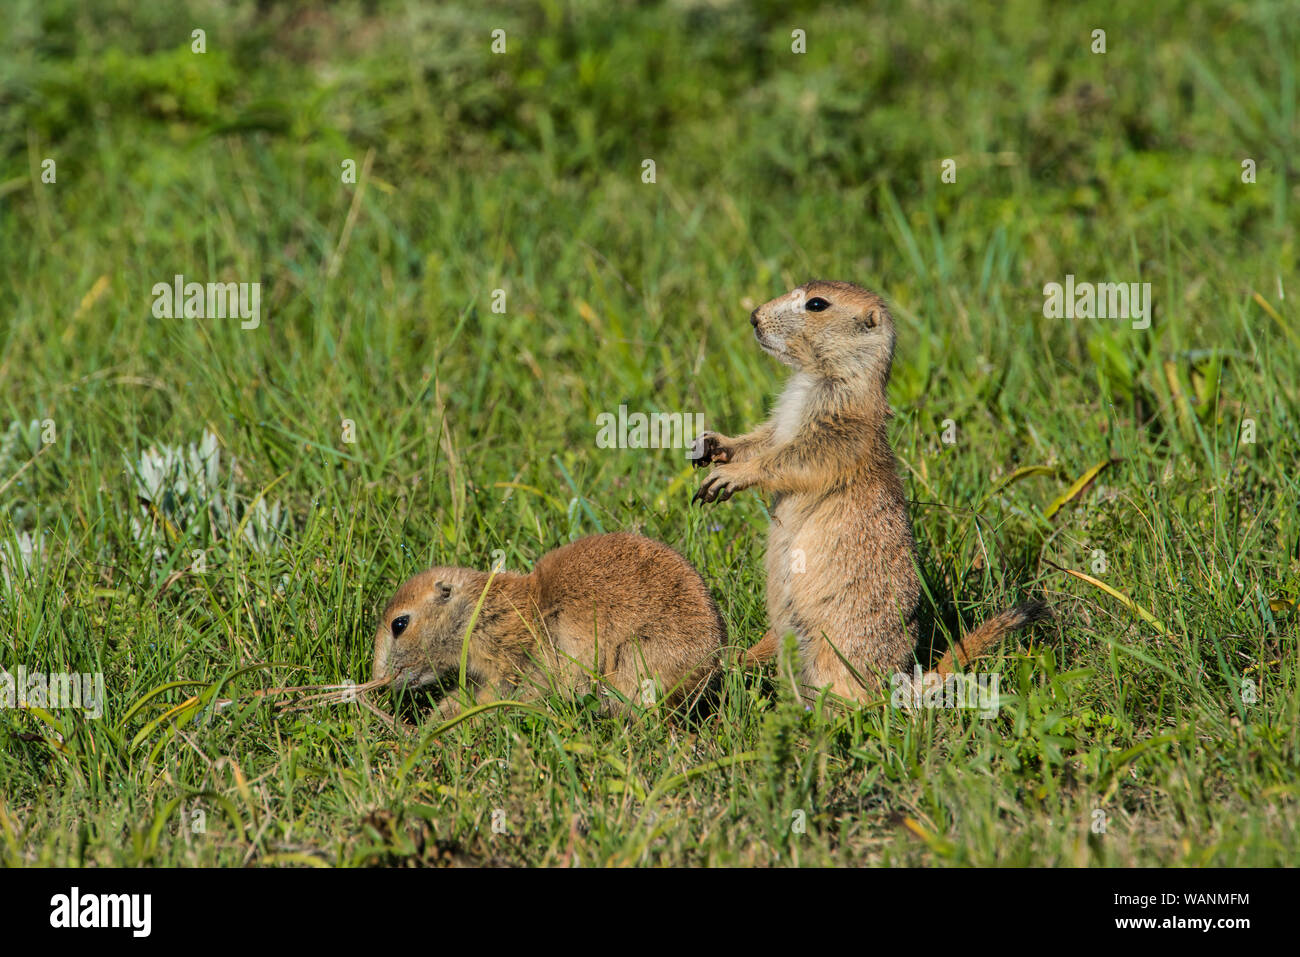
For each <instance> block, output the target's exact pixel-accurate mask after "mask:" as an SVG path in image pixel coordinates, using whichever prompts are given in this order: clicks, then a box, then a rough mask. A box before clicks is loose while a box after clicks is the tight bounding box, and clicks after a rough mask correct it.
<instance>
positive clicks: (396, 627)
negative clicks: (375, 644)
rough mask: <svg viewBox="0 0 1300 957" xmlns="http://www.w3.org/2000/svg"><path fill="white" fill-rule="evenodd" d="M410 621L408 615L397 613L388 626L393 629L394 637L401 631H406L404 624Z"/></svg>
mask: <svg viewBox="0 0 1300 957" xmlns="http://www.w3.org/2000/svg"><path fill="white" fill-rule="evenodd" d="M410 623H411V616H410V615H398V616H397V617H396V618H394V619H393V623H392V624H391V625H389V626H388V627H389V628H391V629H392V630H393V637H394V638H396V637H397V636H398V635H400V634H401V633H402V632H404V631H406V626H407V625H409V624H410Z"/></svg>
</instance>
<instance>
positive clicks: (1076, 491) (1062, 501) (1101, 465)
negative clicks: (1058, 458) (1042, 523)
mask: <svg viewBox="0 0 1300 957" xmlns="http://www.w3.org/2000/svg"><path fill="white" fill-rule="evenodd" d="M1118 461H1119V459H1107V460H1106V461H1105V462H1098V463H1097V464H1096V465H1094V466H1093V467H1092V468H1090V469H1088V471H1086V472H1084V473H1083V474H1082V475H1080V476H1079V477H1078V478H1077V479H1075V480H1074V484H1073V485H1071V486H1070V487H1069V488H1067V489H1066V490H1065V491H1064V492H1062V493H1061V494H1060V495H1058V496H1057V497H1056V498H1054V499H1053V500H1052V504H1050V505H1048V506H1047V508H1046V509H1044V510H1043V517H1044V518H1051V517H1052V516H1053V515H1055V514H1056V513H1057V512H1059V511H1060V510H1061V509H1062V508H1064V507H1065V506H1066V505H1069V504H1070V503H1071V502H1073V501H1074V500H1075V499H1076V498H1078V497H1079V496H1080V495H1082V494H1083V493H1084V492H1085V491H1086V490H1087V488H1088V486H1089V485H1091V484H1092V483H1093V481H1094V480H1095V479H1096V478H1097V476H1098V475H1100V474H1101V473H1102V472H1104V471H1105V470H1106V469H1107V468H1109V467H1110V466H1111V464H1112V463H1114V462H1118Z"/></svg>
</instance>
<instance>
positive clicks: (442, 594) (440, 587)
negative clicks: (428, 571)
mask: <svg viewBox="0 0 1300 957" xmlns="http://www.w3.org/2000/svg"><path fill="white" fill-rule="evenodd" d="M433 597H434V600H435V601H446V600H447V599H448V598H450V597H451V586H450V585H448V584H447V583H446V582H435V583H434V586H433Z"/></svg>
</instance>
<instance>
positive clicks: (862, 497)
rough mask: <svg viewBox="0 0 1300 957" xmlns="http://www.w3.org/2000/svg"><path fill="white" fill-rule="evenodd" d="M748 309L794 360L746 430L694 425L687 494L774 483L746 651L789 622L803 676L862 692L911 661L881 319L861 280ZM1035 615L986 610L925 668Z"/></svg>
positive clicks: (948, 667) (817, 285) (888, 357)
mask: <svg viewBox="0 0 1300 957" xmlns="http://www.w3.org/2000/svg"><path fill="white" fill-rule="evenodd" d="M750 323H751V324H752V325H753V327H754V336H755V337H756V338H757V340H758V344H759V346H760V347H762V349H763V350H764V351H766V352H767V353H769V354H770V355H772V356H774V357H775V358H776V359H778V360H779V361H780V362H782V363H784V364H785V365H788V366H789V367H790V368H791V369H793V370H794V371H793V374H792V375H791V376H790V378H789V381H788V382H787V384H786V387H785V390H784V391H783V392H782V394H781V397H780V399H779V400H778V401H777V403H776V406H775V408H774V409H773V411H772V415H771V417H770V418H769V419H768V421H767V422H765V423H764V424H763V425H761V426H759V427H758V428H757V429H755V430H754V431H753V432H750V433H748V434H746V435H741V436H738V437H736V438H729V437H727V436H725V435H721V434H719V433H717V432H705V433H703V434H702V435H701V436H700V438H699V439H698V440H697V442H696V444H695V448H694V449H693V450H692V456H693V457H694V459H695V464H696V465H697V466H704V465H712V466H713V468H712V471H711V472H710V473H709V474H708V476H707V477H706V478H705V480H704V482H703V483H702V484H701V485H700V487H699V489H698V490H697V491H696V493H695V500H697V501H701V502H712V501H715V500H716V501H725V500H726V499H728V498H730V497H731V496H732V495H733V494H734V493H736V492H738V491H741V490H742V489H747V488H755V489H760V490H762V491H765V492H768V493H771V494H772V496H773V503H772V505H771V507H770V510H769V511H770V514H771V517H772V521H771V527H770V530H769V532H768V545H767V609H768V623H769V625H770V630H769V631H768V633H767V634H766V635H764V637H763V639H762V640H761V641H760V642H759V643H758V644H757V645H755V646H754V647H753V648H751V649H750V650H749V652H748V653H747V655H746V659H747V660H748V661H749V662H750V663H757V662H761V661H764V660H767V659H769V658H771V657H772V656H773V655H775V654H776V651H777V648H778V643H779V639H780V638H781V637H783V636H784V635H786V634H788V633H791V632H793V633H794V635H795V637H796V639H797V640H798V645H799V652H800V661H801V670H802V675H801V680H802V682H803V684H804V685H805V686H806V687H807V688H808V689H809V690H818V689H822V688H830V690H831V691H833V692H834V693H835V694H837V695H840V696H842V697H845V698H848V699H850V700H852V701H864V700H868V699H870V698H872V697H875V696H876V695H878V693H879V682H881V681H882V680H883V679H885V677H886V676H887V675H890V674H893V673H895V672H898V671H911V669H912V666H913V663H914V662H915V660H916V659H915V655H916V653H917V650H918V649H917V644H918V640H919V634H918V632H919V628H918V613H919V611H920V600H921V588H920V583H919V581H918V579H917V573H916V564H915V563H916V543H915V541H914V539H913V537H912V525H911V521H910V519H909V518H908V511H907V500H906V497H905V494H904V489H903V483H902V480H901V479H900V478H899V475H898V468H897V465H896V463H895V460H894V452H893V449H892V447H891V446H890V444H889V433H888V428H887V426H888V422H889V418H890V416H891V415H893V412H892V410H891V409H890V407H889V401H888V399H887V398H886V393H885V387H886V384H887V383H888V381H889V373H890V367H891V365H892V363H893V358H894V341H895V332H894V321H893V318H892V317H891V316H890V314H889V310H888V309H886V308H885V304H884V303H883V302H882V301H881V300H880V298H879V297H878V296H876V295H875V294H874V293H871V292H869V291H867V290H866V289H863V288H861V287H860V286H856V285H854V284H852V283H847V282H830V281H813V282H809V283H806V284H805V285H802V286H800V287H798V288H797V289H794V290H792V291H791V292H788V293H786V294H785V295H783V296H779V297H778V298H776V299H773V300H772V301H771V302H767V303H764V304H763V305H761V306H759V307H758V308H757V309H755V310H754V311H753V313H752V314H751V316H750ZM1047 616H1048V612H1047V608H1046V605H1044V604H1042V603H1041V602H1035V603H1031V604H1028V605H1024V606H1021V607H1018V608H1013V609H1010V610H1008V611H1004V612H1002V613H1000V614H997V615H994V616H993V617H992V618H990V619H988V620H987V621H985V622H984V623H983V624H982V625H981V626H980V627H978V628H976V629H975V630H974V631H973V632H971V633H970V634H968V635H967V636H966V637H965V638H964V639H962V640H961V642H959V643H958V644H957V645H956V646H955V647H954V648H952V649H950V650H949V652H948V653H947V654H946V655H945V656H944V657H943V659H942V660H941V661H940V662H939V664H938V666H937V668H936V670H937V671H938V672H940V673H941V674H946V673H948V672H951V671H952V670H953V668H954V666H955V664H956V663H957V662H960V663H961V664H962V665H965V664H966V662H968V661H969V660H970V659H971V658H973V657H975V656H976V655H978V654H981V653H982V652H984V651H986V650H987V649H988V648H989V647H990V646H992V645H993V644H995V643H996V642H998V641H1000V640H1001V639H1002V637H1003V636H1005V635H1006V634H1007V633H1008V632H1010V631H1012V630H1014V629H1017V628H1020V627H1023V626H1025V625H1027V624H1029V623H1030V622H1033V621H1037V620H1039V619H1041V618H1044V617H1047ZM854 672H856V673H857V675H858V676H861V678H863V679H865V680H864V681H863V680H859V679H858V677H855V675H854Z"/></svg>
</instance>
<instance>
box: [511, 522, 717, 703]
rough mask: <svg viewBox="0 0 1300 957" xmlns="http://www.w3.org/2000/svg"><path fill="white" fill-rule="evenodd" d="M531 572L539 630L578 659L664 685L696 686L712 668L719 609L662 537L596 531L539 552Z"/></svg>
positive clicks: (694, 573) (613, 672)
mask: <svg viewBox="0 0 1300 957" xmlns="http://www.w3.org/2000/svg"><path fill="white" fill-rule="evenodd" d="M533 574H534V575H535V576H536V579H537V594H538V611H539V614H540V618H541V624H542V627H543V630H544V632H545V633H546V634H547V635H549V637H550V639H551V640H553V641H554V642H555V643H556V646H557V648H558V649H559V650H561V651H563V652H564V653H565V654H567V655H570V656H572V657H573V658H574V659H576V660H577V661H578V662H585V663H587V664H589V665H590V664H591V663H593V662H595V663H596V666H597V668H598V670H599V671H600V672H601V673H602V674H605V675H610V676H613V675H623V676H624V678H625V679H631V678H633V677H634V676H639V677H635V686H636V687H638V688H639V687H640V685H641V681H642V680H643V679H644V678H645V677H646V676H647V675H648V674H650V673H653V674H655V675H657V676H658V677H659V678H660V680H661V682H664V683H666V685H667V686H666V687H664V689H663V690H664V691H668V690H670V687H671V686H680V687H681V689H682V690H693V688H694V687H695V686H697V685H698V684H699V683H701V681H703V680H704V679H705V678H706V677H707V675H708V673H711V672H712V671H713V669H714V668H715V666H716V662H717V658H718V655H719V653H720V651H721V649H722V646H723V644H724V643H725V642H726V626H725V625H724V624H723V621H722V616H721V614H720V613H719V612H718V608H717V605H716V604H714V601H713V597H712V596H711V595H710V594H709V590H708V587H707V586H706V585H705V584H704V580H703V579H702V578H701V577H700V575H699V573H698V572H697V571H696V570H695V568H694V567H693V566H692V565H691V564H690V562H688V561H687V560H686V559H685V558H683V557H682V556H681V555H679V554H678V553H677V552H676V551H674V550H673V549H671V548H669V547H668V546H667V545H664V544H663V543H662V542H656V541H652V540H651V539H648V538H644V537H642V536H640V535H634V534H631V533H614V534H608V535H594V536H591V537H589V538H583V539H579V540H578V541H576V542H572V543H570V544H568V545H564V546H562V547H560V548H557V549H555V550H554V551H553V552H549V553H548V554H546V555H544V556H543V557H542V558H541V559H540V560H539V561H538V562H537V566H536V568H535V569H534V571H533ZM673 676H676V677H673ZM688 685H689V686H690V688H686V686H688Z"/></svg>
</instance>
